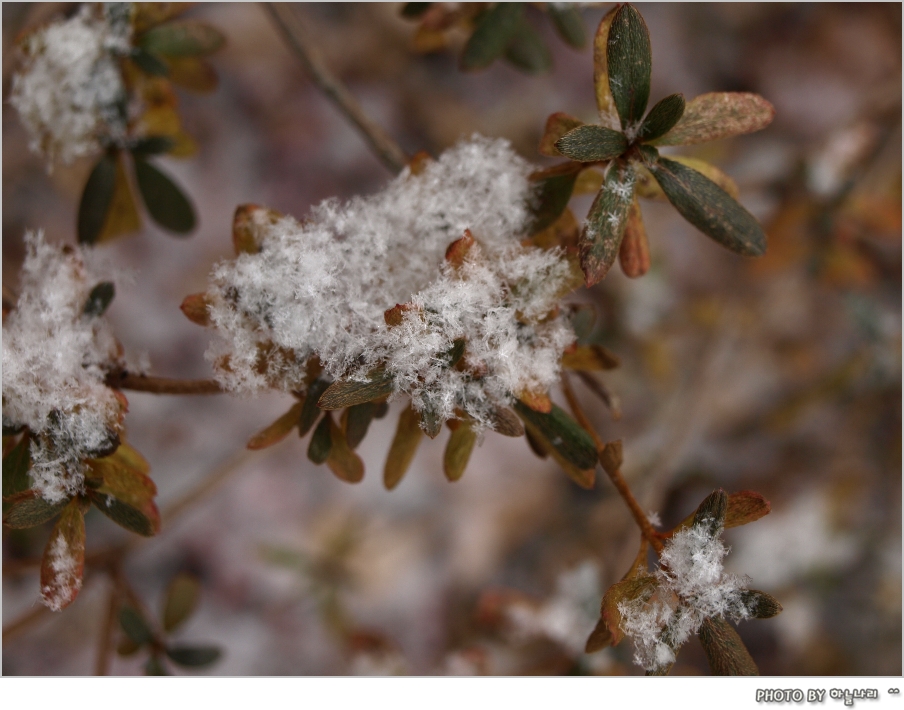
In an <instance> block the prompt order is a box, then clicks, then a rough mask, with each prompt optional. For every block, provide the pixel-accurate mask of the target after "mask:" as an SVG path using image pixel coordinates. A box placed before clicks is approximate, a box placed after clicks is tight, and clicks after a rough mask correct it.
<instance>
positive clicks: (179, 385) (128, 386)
mask: <svg viewBox="0 0 904 710" xmlns="http://www.w3.org/2000/svg"><path fill="white" fill-rule="evenodd" d="M107 385H108V386H109V387H115V388H116V389H121V390H132V391H134V392H150V393H152V394H220V393H221V392H222V391H223V390H222V389H221V387H220V385H219V384H218V383H217V381H216V380H176V379H172V378H169V377H148V376H145V375H136V374H132V373H129V372H111V373H110V374H109V375H108V376H107Z"/></svg>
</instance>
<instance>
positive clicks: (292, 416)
mask: <svg viewBox="0 0 904 710" xmlns="http://www.w3.org/2000/svg"><path fill="white" fill-rule="evenodd" d="M303 406H304V404H303V403H302V402H296V403H295V404H293V405H292V406H291V407H290V408H289V411H288V412H286V413H285V414H283V415H282V416H281V417H279V419H277V420H276V421H275V422H273V423H272V424H271V425H270V426H268V427H265V428H264V429H262V430H261V431H259V432H257V434H255V435H254V436H252V437H251V438H250V439H248V444H247V447H248V448H249V449H251V450H258V449H266V448H267V447H268V446H273V444H276V443H277V442H279V441H282V440H283V439H285V438H286V437H287V436H288V435H289V432H290V431H292V429H293V428H295V427H296V426H297V425H298V420H299V418H300V416H301V410H302V407H303Z"/></svg>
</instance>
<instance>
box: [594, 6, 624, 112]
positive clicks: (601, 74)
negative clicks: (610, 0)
mask: <svg viewBox="0 0 904 710" xmlns="http://www.w3.org/2000/svg"><path fill="white" fill-rule="evenodd" d="M617 10H618V5H616V6H615V7H613V8H612V9H611V10H609V12H607V13H606V15H605V16H604V17H603V19H602V20H601V21H600V24H599V27H598V28H597V30H596V35H595V36H594V38H593V86H594V90H595V93H596V106H597V108H598V109H599V112H600V118H602V119H603V121H604V122H605V123H607V124H609V125H612V126H617V125H618V115H617V114H616V112H615V101H614V100H613V98H612V92H611V91H610V90H609V59H608V53H609V28H610V27H611V26H612V20H613V18H614V17H615V13H616V11H617Z"/></svg>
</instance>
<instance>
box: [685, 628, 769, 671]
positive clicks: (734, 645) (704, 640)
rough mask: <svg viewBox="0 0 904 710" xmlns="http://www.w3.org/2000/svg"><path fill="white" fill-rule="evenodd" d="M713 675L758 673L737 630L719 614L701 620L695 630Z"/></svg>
mask: <svg viewBox="0 0 904 710" xmlns="http://www.w3.org/2000/svg"><path fill="white" fill-rule="evenodd" d="M697 635H698V636H699V638H700V643H701V645H702V646H703V650H704V651H705V652H706V660H707V661H709V667H710V669H711V670H712V672H713V675H759V674H760V671H759V669H758V668H757V667H756V663H754V661H753V658H751V657H750V652H749V651H748V650H747V647H746V646H744V642H743V641H742V640H741V637H740V636H738V632H737V631H735V630H734V628H733V627H732V625H731V624H729V623H728V622H727V621H726V620H725V619H723V618H722V617H721V616H714V617H710V618H708V619H705V620H704V621H703V624H702V626H701V627H700V631H698V632H697Z"/></svg>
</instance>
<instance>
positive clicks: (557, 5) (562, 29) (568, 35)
mask: <svg viewBox="0 0 904 710" xmlns="http://www.w3.org/2000/svg"><path fill="white" fill-rule="evenodd" d="M546 11H547V12H548V13H549V16H550V17H551V18H552V22H553V25H554V26H555V28H556V32H558V33H559V36H560V37H561V38H562V39H563V40H565V41H566V42H567V43H568V44H570V45H571V46H572V47H574V48H575V49H583V48H584V45H585V44H587V32H586V30H585V29H584V20H583V18H582V17H581V13H580V12H579V11H578V9H577V7H575V5H574V3H565V2H551V3H547V5H546Z"/></svg>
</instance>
